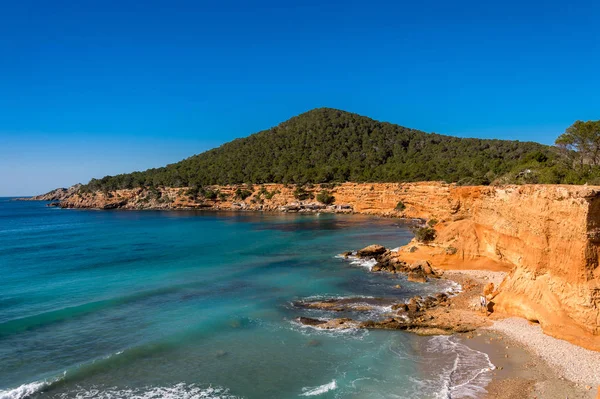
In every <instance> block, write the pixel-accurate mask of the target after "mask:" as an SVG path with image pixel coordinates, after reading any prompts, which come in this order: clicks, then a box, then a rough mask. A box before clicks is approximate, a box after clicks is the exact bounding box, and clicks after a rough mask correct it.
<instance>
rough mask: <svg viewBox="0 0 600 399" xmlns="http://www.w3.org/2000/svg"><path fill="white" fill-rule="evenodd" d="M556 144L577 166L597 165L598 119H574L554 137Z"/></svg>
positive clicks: (599, 156)
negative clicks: (562, 131)
mask: <svg viewBox="0 0 600 399" xmlns="http://www.w3.org/2000/svg"><path fill="white" fill-rule="evenodd" d="M556 145H557V146H558V147H559V148H561V149H563V150H564V153H565V155H567V156H568V157H569V159H571V160H572V161H574V162H575V163H576V164H578V165H579V167H584V166H585V165H591V166H599V165H600V121H587V122H584V121H576V122H575V123H573V124H572V125H571V126H569V127H568V128H567V130H566V131H565V132H564V133H563V134H561V135H560V136H559V137H558V138H557V139H556Z"/></svg>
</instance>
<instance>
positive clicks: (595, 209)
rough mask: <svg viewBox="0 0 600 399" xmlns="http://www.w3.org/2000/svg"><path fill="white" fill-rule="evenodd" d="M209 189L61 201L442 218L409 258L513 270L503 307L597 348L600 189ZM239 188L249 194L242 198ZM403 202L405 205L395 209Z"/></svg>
mask: <svg viewBox="0 0 600 399" xmlns="http://www.w3.org/2000/svg"><path fill="white" fill-rule="evenodd" d="M209 190H210V191H209V193H204V194H203V195H197V194H195V193H193V192H192V193H190V191H189V190H188V189H175V188H165V189H152V190H148V189H132V190H117V191H114V192H106V193H101V192H95V193H88V194H85V193H80V194H73V195H71V196H69V197H67V198H66V199H64V200H63V201H62V202H61V206H63V207H69V208H70V207H76V208H80V207H83V208H104V209H111V208H123V209H148V208H154V209H156V208H158V209H204V208H205V209H236V210H267V211H275V210H277V211H288V212H291V211H299V212H303V211H318V212H356V213H364V214H373V215H383V216H397V217H409V218H424V219H430V220H433V219H435V220H437V221H438V222H437V224H436V225H435V229H436V232H437V238H436V240H435V241H434V242H432V243H430V244H427V245H424V244H420V243H417V242H416V241H414V242H412V243H411V244H409V245H408V246H406V247H405V248H404V249H403V250H402V256H403V257H405V258H406V259H407V260H412V259H427V260H429V261H430V262H431V263H432V264H433V265H434V266H436V267H441V268H463V269H468V268H484V269H491V270H510V274H509V275H508V277H507V278H506V279H505V281H504V282H503V283H502V284H501V286H500V287H499V289H498V294H497V296H496V297H495V299H494V301H493V306H494V311H495V312H496V313H505V314H511V315H518V316H521V317H525V318H527V319H528V320H531V321H533V322H538V323H540V325H541V327H542V328H543V330H544V331H545V332H546V333H548V334H550V335H553V336H555V337H558V338H563V339H566V340H569V341H572V342H575V343H577V344H579V345H581V346H584V347H587V348H590V349H594V350H600V311H599V309H598V307H599V305H600V278H599V277H600V268H599V263H598V258H599V255H600V187H587V186H562V185H524V186H501V187H490V186H475V187H458V186H455V185H448V184H443V183H430V182H428V183H376V184H367V183H365V184H356V183H345V184H341V185H337V186H335V187H332V188H327V189H325V190H327V191H328V192H330V193H331V195H333V196H334V197H335V203H334V204H335V205H330V206H326V205H323V204H321V203H318V202H317V201H316V200H315V199H314V198H315V197H316V196H317V194H318V193H319V192H321V191H322V190H323V188H321V187H319V186H314V187H310V188H306V189H305V190H304V191H303V192H301V193H298V192H297V191H296V192H295V188H294V187H286V186H283V185H279V184H267V185H264V186H254V187H248V186H222V187H211V188H210V189H209ZM244 190H247V193H244V192H243V191H244ZM236 192H237V193H238V198H235V197H236ZM239 194H242V195H241V196H242V197H245V196H246V195H247V197H246V198H245V199H243V200H242V199H241V198H239V197H240V195H239ZM294 194H296V196H295V195H294ZM299 194H300V195H299ZM297 196H301V197H304V198H305V199H304V200H303V201H299V200H297V199H296V197H297ZM311 196H312V197H313V198H312V199H311V198H310V197H311ZM207 197H210V198H212V199H208V198H207ZM399 202H402V203H403V204H404V209H402V210H396V206H397V205H398V203H399Z"/></svg>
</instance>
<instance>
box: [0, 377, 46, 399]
mask: <svg viewBox="0 0 600 399" xmlns="http://www.w3.org/2000/svg"><path fill="white" fill-rule="evenodd" d="M48 385H50V383H49V382H47V381H36V382H31V383H29V384H23V385H21V386H20V387H17V388H14V389H9V390H5V391H0V399H23V398H27V397H29V396H31V395H33V394H34V393H36V392H39V391H41V390H42V389H43V388H44V387H46V386H48Z"/></svg>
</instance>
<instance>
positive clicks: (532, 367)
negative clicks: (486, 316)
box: [444, 270, 600, 399]
mask: <svg viewBox="0 0 600 399" xmlns="http://www.w3.org/2000/svg"><path fill="white" fill-rule="evenodd" d="M504 276H505V273H503V272H490V271H481V270H461V271H445V272H444V277H446V278H449V279H457V280H463V279H464V278H466V277H468V278H471V279H472V280H474V281H476V282H478V283H480V284H485V283H488V282H493V283H494V285H495V286H496V287H497V286H498V285H499V284H500V282H501V281H502V279H503V278H504ZM473 299H476V298H473ZM495 317H497V315H495ZM490 321H492V323H493V324H492V325H491V326H488V327H483V328H480V329H478V330H477V331H476V332H475V333H469V334H461V338H462V339H463V340H464V343H465V344H467V345H468V346H470V347H471V348H473V349H476V350H479V351H482V352H485V353H487V354H488V356H489V357H490V360H491V361H492V363H493V364H494V365H495V366H496V367H497V369H496V370H494V372H493V380H492V382H491V383H490V384H489V385H488V387H487V390H488V395H487V396H486V398H498V399H517V398H519V399H525V398H536V399H565V398H567V399H594V398H596V395H597V390H598V385H600V353H599V352H594V351H590V350H587V349H584V348H581V347H579V346H576V345H573V344H571V343H569V342H566V341H563V340H559V339H556V338H553V337H550V336H548V335H545V334H544V333H543V332H542V330H541V328H540V326H539V325H537V324H533V323H530V322H528V321H527V320H524V319H520V318H514V317H511V318H504V319H494V320H490ZM599 397H600V395H599Z"/></svg>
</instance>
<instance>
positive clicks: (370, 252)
mask: <svg viewBox="0 0 600 399" xmlns="http://www.w3.org/2000/svg"><path fill="white" fill-rule="evenodd" d="M341 255H342V256H343V257H345V258H366V259H373V260H375V261H376V263H375V264H374V265H373V266H372V267H371V271H372V272H388V273H406V274H407V275H408V281H412V282H415V283H426V282H427V279H428V278H439V273H438V272H437V271H435V270H434V269H433V267H431V264H430V263H429V262H428V261H427V260H418V261H416V262H413V263H407V262H405V261H404V260H403V258H402V254H401V253H399V252H397V251H391V250H389V249H387V248H385V247H384V246H381V245H376V244H373V245H369V246H368V247H365V248H363V249H359V250H358V251H356V254H354V252H345V253H343V254H341Z"/></svg>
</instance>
